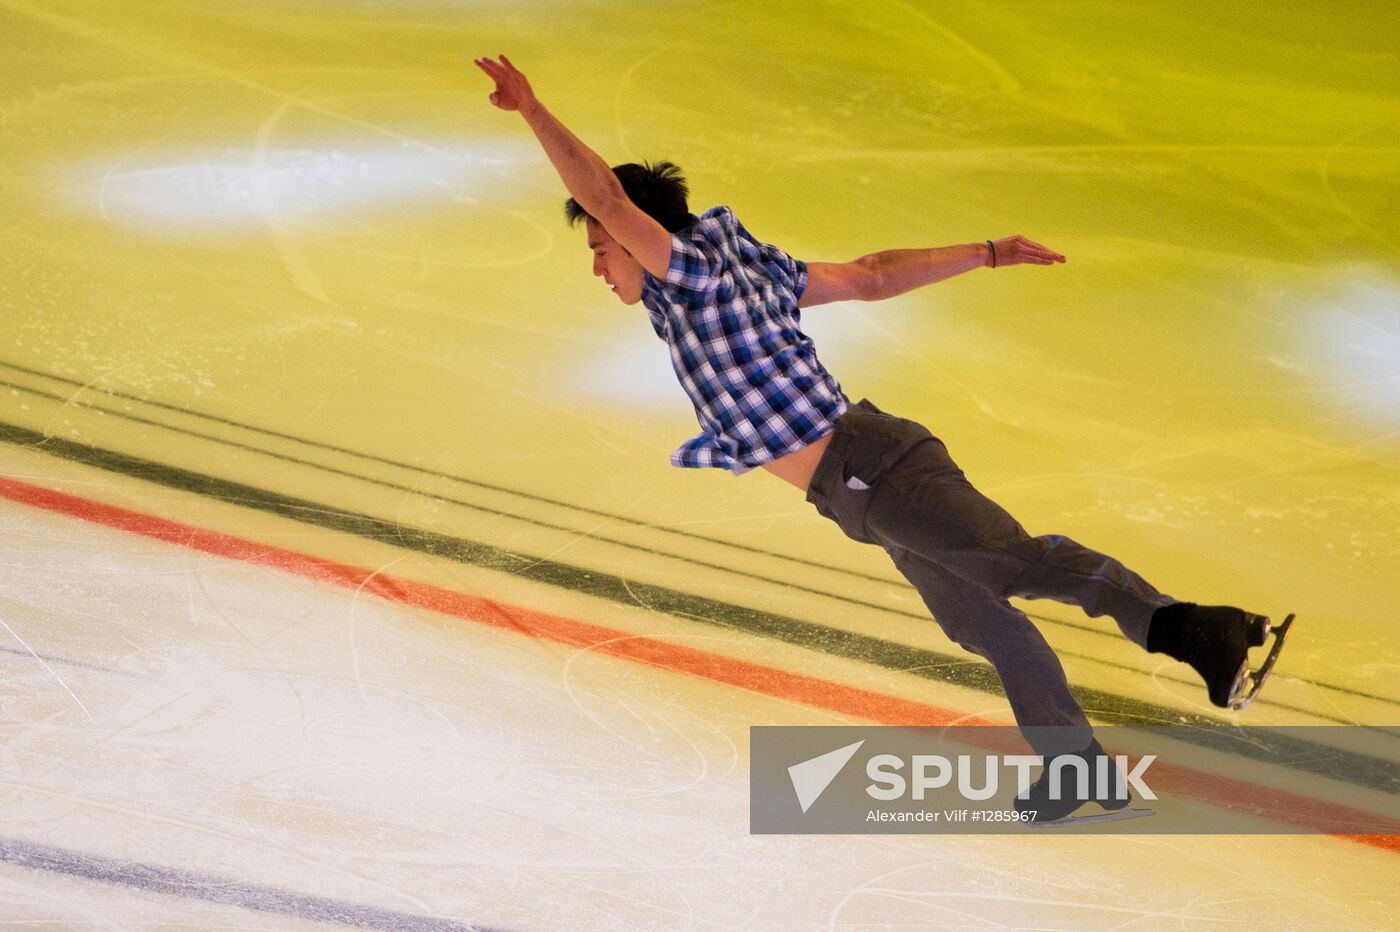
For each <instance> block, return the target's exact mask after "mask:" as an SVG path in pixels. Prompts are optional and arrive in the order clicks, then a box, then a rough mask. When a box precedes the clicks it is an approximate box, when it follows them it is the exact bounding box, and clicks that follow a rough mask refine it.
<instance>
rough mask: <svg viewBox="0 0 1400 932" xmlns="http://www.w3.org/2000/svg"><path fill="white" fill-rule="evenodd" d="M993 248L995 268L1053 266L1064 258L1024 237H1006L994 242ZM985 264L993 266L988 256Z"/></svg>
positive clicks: (990, 257)
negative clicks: (1005, 266) (994, 249)
mask: <svg viewBox="0 0 1400 932" xmlns="http://www.w3.org/2000/svg"><path fill="white" fill-rule="evenodd" d="M995 248H996V267H997V268H1001V267H1002V266H1003V265H1054V264H1055V263H1056V262H1064V261H1065V257H1064V256H1062V255H1060V254H1059V253H1058V252H1056V251H1055V250H1053V249H1050V248H1048V247H1045V246H1042V245H1040V244H1039V243H1033V242H1031V241H1030V240H1028V239H1026V238H1025V237H1024V236H1008V237H1006V238H1004V239H999V240H996V241H995ZM986 264H987V265H988V266H990V265H992V264H993V263H992V256H991V255H990V254H988V256H987V263H986Z"/></svg>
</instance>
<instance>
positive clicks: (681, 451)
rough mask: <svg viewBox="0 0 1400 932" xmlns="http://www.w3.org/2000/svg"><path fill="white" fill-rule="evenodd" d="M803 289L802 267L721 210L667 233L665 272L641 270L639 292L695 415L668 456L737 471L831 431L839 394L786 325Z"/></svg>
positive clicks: (805, 340)
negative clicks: (693, 425) (695, 426)
mask: <svg viewBox="0 0 1400 932" xmlns="http://www.w3.org/2000/svg"><path fill="white" fill-rule="evenodd" d="M806 287H807V264H806V263H804V262H801V261H799V260H797V259H794V258H792V257H791V256H789V255H788V254H787V253H785V252H783V251H782V250H781V249H779V248H777V247H776V246H771V245H768V244H767V243H760V242H759V241H758V240H756V239H754V238H753V236H751V235H750V234H749V231H748V230H745V229H744V227H743V225H742V224H741V223H739V218H737V217H735V216H734V211H732V210H730V209H729V208H728V207H715V208H713V209H711V210H708V211H706V212H705V213H704V214H703V215H702V216H701V217H700V219H699V220H698V221H697V222H695V223H693V224H691V225H690V226H688V227H686V228H685V229H683V230H681V231H679V232H677V233H672V234H671V265H670V268H669V269H667V271H666V280H665V281H664V282H663V281H658V280H657V279H656V278H655V277H654V276H653V275H652V274H651V273H650V272H648V273H646V278H645V283H644V284H643V286H642V301H643V302H644V303H645V304H646V306H647V310H648V311H649V312H650V314H651V325H652V327H653V329H655V330H656V335H657V336H659V337H660V338H661V339H663V340H665V341H666V343H667V344H668V345H669V346H670V348H671V365H672V367H674V368H675V370H676V376H677V377H678V378H679V379H680V382H681V387H682V388H684V389H685V393H686V394H687V395H689V396H690V400H691V403H692V404H694V405H695V417H696V419H697V420H698V421H699V422H700V428H701V433H700V434H699V436H696V437H693V438H691V439H690V440H687V441H686V442H685V443H683V444H681V445H680V446H679V447H677V448H676V450H675V451H674V452H673V453H672V454H671V463H672V465H675V466H689V467H704V466H714V467H718V468H721V469H729V470H731V471H732V472H733V473H734V474H735V475H736V476H737V475H742V474H743V473H746V472H748V471H749V470H750V469H753V468H754V467H756V466H761V465H762V464H764V463H767V462H771V461H772V460H775V459H778V458H779V457H781V456H784V455H785V454H788V453H791V452H793V451H794V450H798V449H800V448H802V447H804V446H806V445H807V444H809V443H812V442H814V441H816V440H819V439H820V438H822V437H824V436H825V435H827V434H829V433H830V432H831V431H832V429H833V427H834V425H835V422H836V419H837V418H838V417H840V416H841V415H842V413H844V412H845V410H846V407H847V405H848V404H849V403H850V401H849V399H848V398H847V397H846V395H845V393H844V392H842V391H841V386H840V385H839V384H838V383H837V381H836V379H834V378H832V376H831V374H830V373H829V372H827V371H826V369H825V368H824V367H823V366H822V364H821V363H820V362H819V361H818V360H817V352H816V347H815V346H813V344H812V340H811V338H810V337H808V336H807V335H806V334H805V333H803V332H802V330H801V328H800V327H799V326H798V323H799V320H800V312H799V311H798V309H797V299H798V298H799V297H800V296H801V295H802V292H803V290H804V289H805V288H806Z"/></svg>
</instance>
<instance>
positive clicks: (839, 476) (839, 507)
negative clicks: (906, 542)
mask: <svg viewBox="0 0 1400 932" xmlns="http://www.w3.org/2000/svg"><path fill="white" fill-rule="evenodd" d="M932 439H933V434H931V433H929V431H928V429H927V428H926V427H924V426H923V425H922V424H919V423H917V422H915V421H911V420H908V419H906V418H901V417H895V416H893V415H890V414H886V413H884V412H883V411H881V410H880V409H879V408H876V407H875V406H874V405H873V404H871V403H870V402H869V401H868V400H866V399H861V400H860V402H859V403H857V404H856V405H853V406H851V407H850V408H848V409H847V410H846V413H845V414H843V415H842V416H841V417H840V419H839V420H838V421H837V422H836V437H835V438H833V440H832V443H831V445H830V446H829V447H828V448H827V453H828V454H831V455H832V456H833V457H834V460H833V461H832V462H831V463H829V464H824V465H823V466H822V467H819V470H818V473H819V474H818V476H817V478H816V480H814V483H813V488H812V493H813V494H811V495H809V496H808V497H809V499H810V500H811V501H812V503H813V504H814V505H815V506H816V508H817V511H818V512H820V513H821V514H822V515H824V516H826V517H827V518H830V519H831V520H832V521H834V522H836V524H837V525H838V526H839V527H840V528H841V530H842V531H843V532H844V533H845V534H846V536H847V537H850V538H851V539H853V540H858V541H860V542H862V543H867V544H873V543H875V540H874V538H873V537H871V536H870V534H869V533H868V532H867V530H866V527H865V514H866V510H867V509H868V508H869V507H870V499H871V496H872V494H873V493H874V491H875V490H876V489H877V488H878V487H879V485H880V480H881V479H882V478H883V477H884V475H885V473H887V472H888V471H889V469H890V467H892V466H894V464H895V463H897V462H899V461H900V460H901V459H903V458H904V456H905V455H907V454H908V453H909V451H910V450H912V449H914V447H916V446H918V445H919V444H921V443H924V442H925V441H928V440H932Z"/></svg>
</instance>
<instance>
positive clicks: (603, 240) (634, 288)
mask: <svg viewBox="0 0 1400 932" xmlns="http://www.w3.org/2000/svg"><path fill="white" fill-rule="evenodd" d="M588 248H589V249H591V250H593V274H594V275H597V276H598V277H600V278H602V279H603V281H605V282H607V283H608V287H609V288H611V289H612V292H613V294H615V295H617V297H618V299H619V300H621V301H622V303H623V304H636V303H637V302H638V301H640V300H642V283H643V271H642V264H641V263H640V262H638V261H637V260H636V259H633V258H632V254H631V253H630V252H628V251H627V250H625V249H623V248H622V245H621V244H620V243H618V241H617V240H615V239H613V238H612V237H611V236H609V235H608V231H607V230H605V229H603V225H602V224H601V223H599V222H598V221H596V220H594V219H592V218H589V220H588Z"/></svg>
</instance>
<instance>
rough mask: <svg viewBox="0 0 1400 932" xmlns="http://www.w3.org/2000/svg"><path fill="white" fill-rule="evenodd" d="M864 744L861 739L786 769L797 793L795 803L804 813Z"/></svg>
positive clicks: (863, 740)
mask: <svg viewBox="0 0 1400 932" xmlns="http://www.w3.org/2000/svg"><path fill="white" fill-rule="evenodd" d="M864 743H865V739H864V738H862V739H861V740H859V741H857V742H856V743H855V744H848V745H846V746H845V747H844V748H837V749H836V750H834V751H828V752H827V753H825V754H821V755H818V756H817V757H813V758H811V759H810V760H804V761H802V762H801V763H799V764H793V765H792V766H791V767H789V768H788V777H789V778H790V779H791V780H792V788H793V791H794V792H796V793H797V802H798V804H799V805H800V806H802V811H803V812H804V813H805V812H806V811H807V810H808V809H810V808H812V803H814V802H816V801H817V798H818V797H820V796H821V795H822V793H824V792H826V788H827V787H828V786H831V781H832V780H835V779H836V775H837V774H838V773H840V772H841V769H842V768H843V767H845V766H846V764H848V763H849V762H850V760H851V758H852V757H854V756H855V753H856V751H858V750H860V746H861V745H862V744H864Z"/></svg>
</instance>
